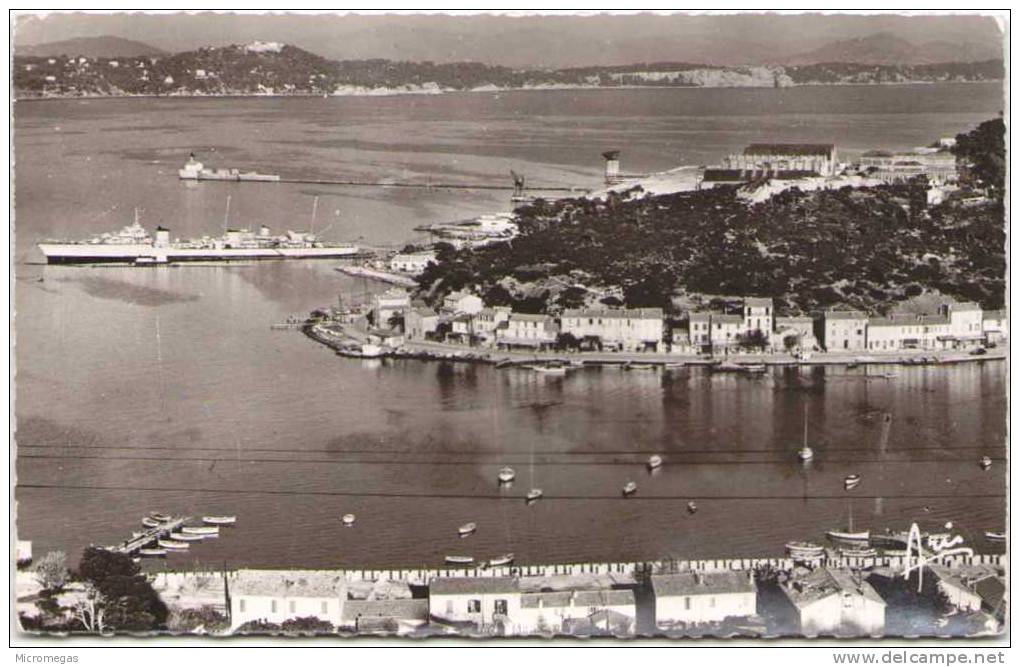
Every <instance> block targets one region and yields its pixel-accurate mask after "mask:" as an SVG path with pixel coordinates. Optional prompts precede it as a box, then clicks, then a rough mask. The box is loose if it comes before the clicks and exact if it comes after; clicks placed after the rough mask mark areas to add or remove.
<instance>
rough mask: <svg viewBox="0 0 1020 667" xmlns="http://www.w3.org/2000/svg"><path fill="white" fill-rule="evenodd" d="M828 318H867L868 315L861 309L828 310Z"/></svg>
mask: <svg viewBox="0 0 1020 667" xmlns="http://www.w3.org/2000/svg"><path fill="white" fill-rule="evenodd" d="M824 316H825V319H826V320H866V319H868V316H867V315H866V314H864V313H862V312H861V311H859V310H827V311H825V313H824Z"/></svg>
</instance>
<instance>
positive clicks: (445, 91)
mask: <svg viewBox="0 0 1020 667" xmlns="http://www.w3.org/2000/svg"><path fill="white" fill-rule="evenodd" d="M1003 82H1004V79H986V80H981V81H876V82H874V83H859V82H850V81H848V82H838V81H834V82H821V81H818V82H805V83H795V84H791V85H788V86H779V87H776V86H764V85H763V86H635V85H628V86H584V85H571V84H563V85H548V86H530V87H521V88H499V87H496V88H469V89H466V90H457V89H453V88H440V89H421V90H401V89H399V88H366V89H364V90H363V91H360V90H359V91H345V92H341V93H329V94H326V95H323V94H321V93H210V94H197V93H181V94H175V93H170V94H166V95H157V94H153V93H132V94H104V95H25V96H23V95H21V94H19V92H18V91H15V93H14V96H13V99H14V102H40V101H45V100H104V99H133V98H141V99H146V98H155V99H239V98H270V99H277V98H320V99H333V98H345V97H399V96H403V95H424V96H439V95H458V94H477V93H511V92H543V91H578V90H743V89H749V90H785V89H788V88H810V87H825V86H833V87H836V86H838V87H848V86H852V87H868V86H933V85H938V84H981V83H999V84H1002V83H1003Z"/></svg>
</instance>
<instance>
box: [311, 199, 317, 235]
mask: <svg viewBox="0 0 1020 667" xmlns="http://www.w3.org/2000/svg"><path fill="white" fill-rule="evenodd" d="M318 210H319V197H318V195H316V197H315V199H314V200H313V201H312V223H311V226H310V228H309V234H314V233H315V214H316V213H317V212H318Z"/></svg>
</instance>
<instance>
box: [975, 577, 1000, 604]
mask: <svg viewBox="0 0 1020 667" xmlns="http://www.w3.org/2000/svg"><path fill="white" fill-rule="evenodd" d="M974 589H975V590H976V591H977V594H978V595H980V596H981V601H982V602H983V603H984V604H985V605H987V606H988V608H989V609H991V610H992V611H993V612H994V611H998V609H999V605H1001V604H1002V598H1003V596H1004V595H1005V593H1006V584H1005V582H1004V581H1003V580H1002V579H1001V578H1000V577H997V576H992V577H985V578H984V579H981V580H980V581H978V582H977V583H976V584H974Z"/></svg>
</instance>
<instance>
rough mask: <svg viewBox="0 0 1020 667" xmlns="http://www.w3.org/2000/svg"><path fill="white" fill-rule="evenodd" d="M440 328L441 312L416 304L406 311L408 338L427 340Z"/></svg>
mask: <svg viewBox="0 0 1020 667" xmlns="http://www.w3.org/2000/svg"><path fill="white" fill-rule="evenodd" d="M438 328H439V313H437V312H436V311H434V310H432V309H431V308H429V307H427V306H423V305H414V306H411V307H410V308H408V309H407V310H406V311H405V312H404V335H405V336H406V337H407V339H408V340H425V338H426V336H427V335H428V334H431V333H435V331H436V329H438Z"/></svg>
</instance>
